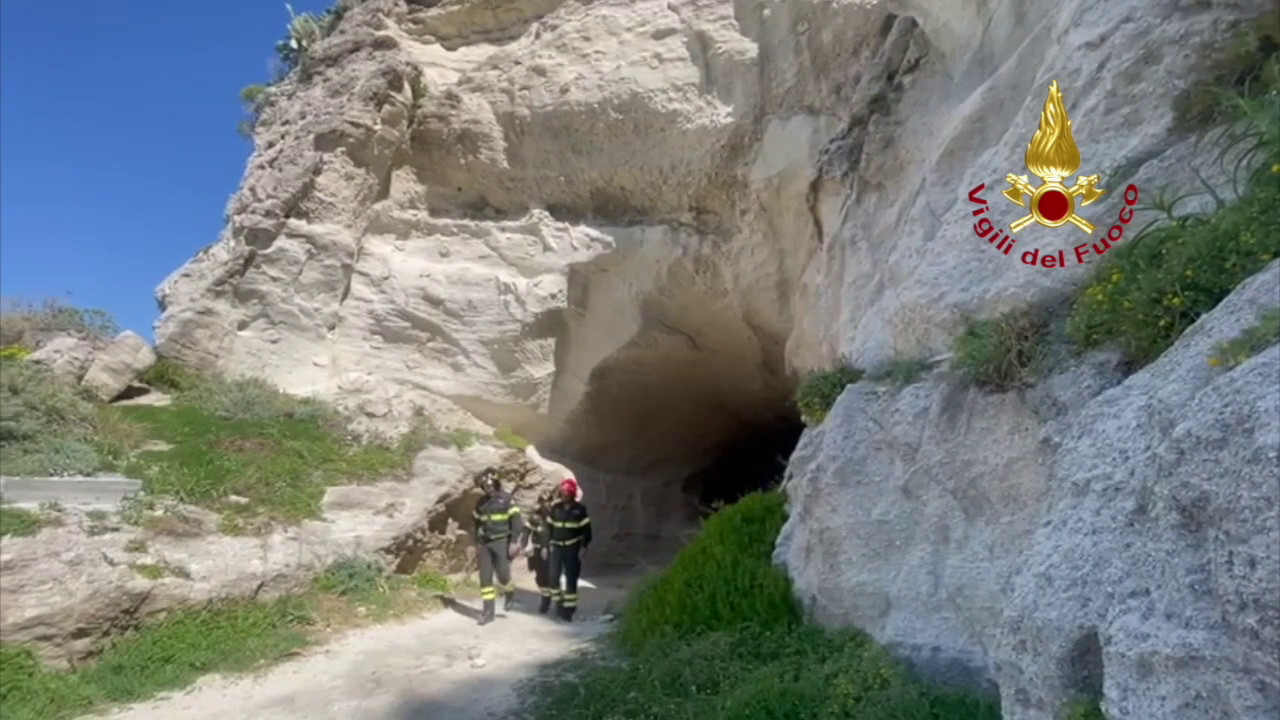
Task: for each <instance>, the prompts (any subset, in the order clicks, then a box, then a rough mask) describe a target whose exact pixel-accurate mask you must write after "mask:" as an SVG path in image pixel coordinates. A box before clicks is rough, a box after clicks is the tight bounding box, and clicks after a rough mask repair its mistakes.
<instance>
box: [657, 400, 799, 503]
mask: <svg viewBox="0 0 1280 720" xmlns="http://www.w3.org/2000/svg"><path fill="white" fill-rule="evenodd" d="M802 432H804V423H803V422H801V420H800V417H799V415H795V416H793V417H780V418H778V419H777V420H776V421H774V422H773V423H771V424H768V425H761V426H757V427H754V428H748V429H746V430H744V431H742V432H741V433H739V434H737V435H735V436H734V437H731V438H730V439H729V440H728V441H727V442H726V443H725V447H724V448H723V449H722V450H721V451H720V452H719V454H717V455H716V457H715V459H714V460H712V461H711V462H710V463H708V464H707V466H706V467H704V468H702V469H701V470H699V471H697V472H695V473H692V474H690V475H689V476H688V477H686V478H685V479H684V481H683V483H682V485H681V491H682V492H683V493H684V495H685V496H686V497H688V498H690V499H691V500H692V501H693V502H694V503H695V504H696V505H697V506H698V509H699V510H700V511H701V512H702V514H703V515H709V514H710V513H712V512H714V511H715V510H717V509H719V508H720V507H721V506H722V505H729V504H732V503H735V502H737V501H738V500H739V499H741V498H742V497H743V496H744V495H748V494H750V493H752V492H755V491H757V490H770V489H773V488H776V487H777V486H778V485H779V484H781V483H782V478H783V475H784V474H785V473H786V471H787V462H788V461H789V460H790V459H791V453H792V452H793V451H795V449H796V443H798V442H799V441H800V433H802Z"/></svg>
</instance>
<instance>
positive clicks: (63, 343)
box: [27, 335, 100, 383]
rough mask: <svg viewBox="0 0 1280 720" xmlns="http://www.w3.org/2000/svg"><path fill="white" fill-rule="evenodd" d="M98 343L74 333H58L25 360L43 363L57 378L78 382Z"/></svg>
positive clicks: (87, 366) (87, 368) (87, 367)
mask: <svg viewBox="0 0 1280 720" xmlns="http://www.w3.org/2000/svg"><path fill="white" fill-rule="evenodd" d="M99 346H100V344H98V343H94V342H93V341H90V340H87V339H85V338H82V337H77V336H74V335H60V336H58V337H55V338H53V339H51V340H49V342H47V343H45V344H44V345H43V346H41V347H40V349H38V350H36V351H35V352H33V353H31V354H30V355H28V356H27V362H32V363H35V364H37V365H43V366H44V367H46V368H48V369H49V370H50V372H52V373H53V374H54V375H55V376H57V377H58V378H59V379H62V380H65V381H67V382H70V383H79V382H80V380H81V379H82V378H83V377H84V376H85V373H86V372H87V371H88V370H89V366H90V365H92V364H93V359H94V354H95V353H96V352H97V350H98V348H99Z"/></svg>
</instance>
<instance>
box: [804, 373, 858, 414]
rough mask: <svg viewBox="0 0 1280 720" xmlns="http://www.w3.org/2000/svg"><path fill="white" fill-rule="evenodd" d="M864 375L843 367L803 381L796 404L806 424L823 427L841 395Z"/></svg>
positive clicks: (813, 375)
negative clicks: (824, 421) (823, 422)
mask: <svg viewBox="0 0 1280 720" xmlns="http://www.w3.org/2000/svg"><path fill="white" fill-rule="evenodd" d="M862 375H863V372H862V371H861V370H859V369H857V368H852V367H848V366H841V367H838V368H834V369H831V370H823V371H820V372H815V373H812V374H810V375H809V376H807V377H806V378H805V379H804V380H803V381H801V383H800V386H799V387H797V388H796V394H795V403H796V408H798V409H799V410H800V417H801V418H802V419H803V420H804V422H805V424H806V425H809V426H816V425H821V424H822V421H823V420H825V419H826V418H827V413H828V412H830V411H831V406H833V405H835V404H836V400H838V399H840V393H842V392H844V389H845V388H846V387H848V386H849V385H852V384H854V383H856V382H858V381H859V380H861V379H862Z"/></svg>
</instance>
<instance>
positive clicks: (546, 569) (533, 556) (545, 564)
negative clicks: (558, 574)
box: [529, 545, 551, 597]
mask: <svg viewBox="0 0 1280 720" xmlns="http://www.w3.org/2000/svg"><path fill="white" fill-rule="evenodd" d="M544 552H547V549H546V548H540V547H537V546H536V545H535V546H534V547H532V548H530V549H529V572H531V573H533V579H534V582H536V583H538V590H540V591H541V592H542V596H543V597H550V596H551V558H550V553H548V557H545V558H544V557H542V553H544Z"/></svg>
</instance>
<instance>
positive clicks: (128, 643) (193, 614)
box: [0, 599, 310, 720]
mask: <svg viewBox="0 0 1280 720" xmlns="http://www.w3.org/2000/svg"><path fill="white" fill-rule="evenodd" d="M309 617H310V610H309V608H308V607H307V605H306V603H305V602H302V601H300V600H298V599H285V600H280V601H276V602H270V603H249V602H241V603H232V604H228V605H223V606H218V607H212V608H208V609H202V610H185V611H178V612H175V613H173V614H171V615H170V616H169V617H168V618H166V619H165V620H163V621H161V622H160V623H157V624H155V625H151V626H148V627H146V628H144V629H142V630H140V631H137V632H133V633H130V634H127V635H123V636H121V637H120V638H118V639H117V640H116V641H115V642H114V643H112V644H111V646H110V647H109V648H108V649H107V650H106V651H105V652H104V653H103V654H102V655H101V656H100V657H99V658H98V659H97V660H96V661H95V662H93V663H91V664H89V665H86V666H83V667H80V668H77V669H75V670H72V671H70V672H58V671H51V670H48V669H45V668H43V667H42V666H40V664H39V663H38V662H37V661H36V659H35V657H34V656H33V655H32V654H31V652H30V651H29V650H27V649H24V648H15V647H0V706H3V707H4V716H5V720H60V719H61V718H71V717H76V716H78V715H79V714H81V713H84V712H87V711H90V710H92V709H94V708H96V707H98V706H100V705H103V704H106V703H120V702H132V701H137V700H143V699H145V698H147V697H150V696H151V695H153V694H155V693H158V692H162V691H165V690H175V689H178V688H181V687H184V686H186V685H188V684H190V683H191V682H192V681H194V680H195V679H196V678H198V677H199V676H201V675H203V674H205V673H209V672H216V671H222V672H238V671H245V670H250V669H252V668H254V667H257V666H259V665H261V664H263V663H266V662H270V661H272V660H279V659H281V658H283V657H285V656H286V655H287V654H288V653H290V652H291V651H293V650H296V649H297V648H300V647H303V646H304V645H306V644H307V643H308V636H307V633H306V632H305V629H304V627H303V626H304V624H305V623H306V622H307V621H308V619H309Z"/></svg>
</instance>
